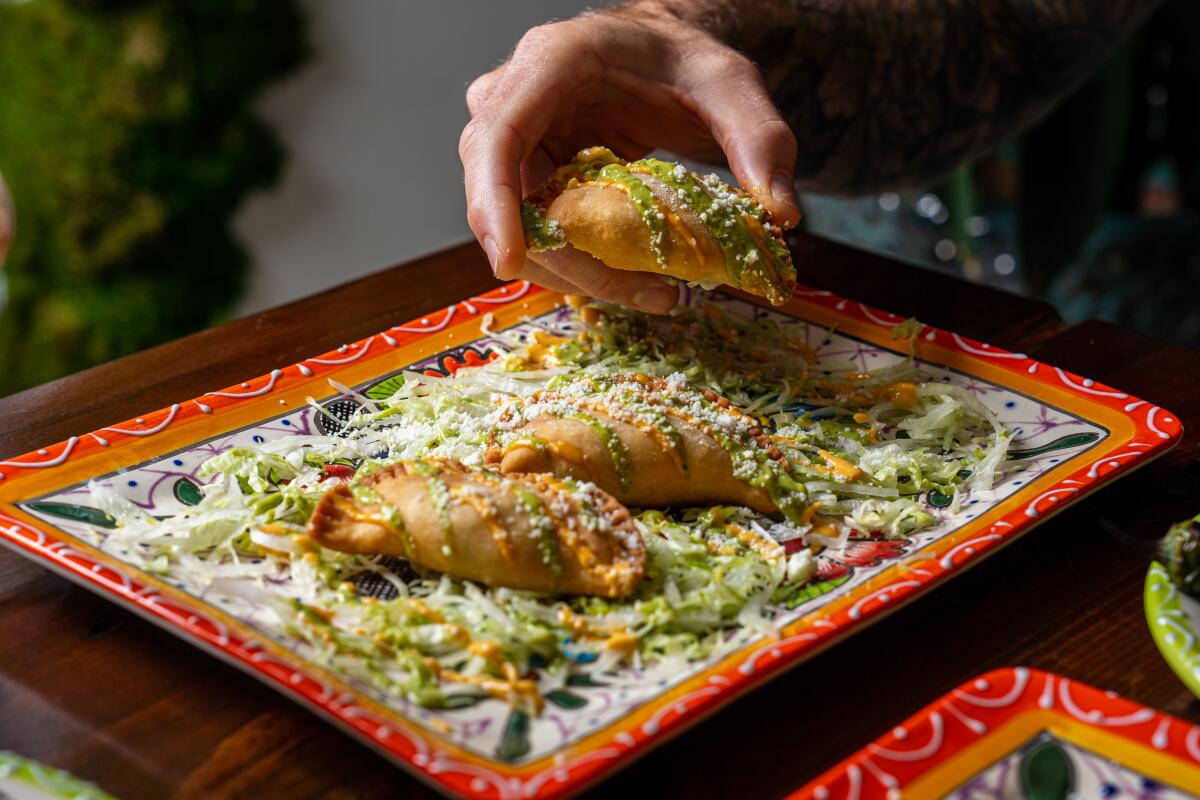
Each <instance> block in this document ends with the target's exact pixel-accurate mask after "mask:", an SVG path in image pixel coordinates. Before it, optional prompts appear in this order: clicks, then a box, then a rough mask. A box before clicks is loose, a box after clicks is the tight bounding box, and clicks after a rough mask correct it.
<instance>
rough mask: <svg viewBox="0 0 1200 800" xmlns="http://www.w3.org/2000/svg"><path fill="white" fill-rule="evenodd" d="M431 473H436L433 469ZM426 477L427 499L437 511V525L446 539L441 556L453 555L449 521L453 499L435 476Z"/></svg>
mask: <svg viewBox="0 0 1200 800" xmlns="http://www.w3.org/2000/svg"><path fill="white" fill-rule="evenodd" d="M422 466H427V465H422ZM433 471H434V472H435V473H436V472H437V469H436V468H433ZM428 477H429V480H427V481H425V488H426V489H428V490H429V499H430V500H432V501H433V508H434V510H435V511H437V517H438V523H439V524H441V526H442V533H443V534H445V537H446V541H445V542H444V543H443V544H442V554H443V555H446V556H450V555H454V541H453V540H454V522H453V521H452V520H451V519H450V504H451V503H452V502H453V499H452V498H451V496H450V487H449V486H447V485H446V482H445V481H444V480H442V479H441V478H439V477H437V476H436V475H429V476H428Z"/></svg>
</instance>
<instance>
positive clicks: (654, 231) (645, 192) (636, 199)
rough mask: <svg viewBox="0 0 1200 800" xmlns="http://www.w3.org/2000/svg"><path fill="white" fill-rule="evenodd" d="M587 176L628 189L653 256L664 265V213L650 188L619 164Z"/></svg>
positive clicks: (607, 165)
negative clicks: (644, 225) (648, 235)
mask: <svg viewBox="0 0 1200 800" xmlns="http://www.w3.org/2000/svg"><path fill="white" fill-rule="evenodd" d="M588 177H589V178H591V179H592V180H602V181H610V182H612V183H619V184H621V185H622V186H624V187H625V188H626V189H628V190H629V199H630V200H631V201H632V202H633V205H634V207H635V208H637V210H638V213H639V214H640V215H641V217H642V222H645V223H646V227H647V228H649V230H650V249H651V250H653V251H654V258H655V260H656V261H658V263H659V264H664V265H665V264H666V258H665V257H664V256H663V252H662V244H663V231H664V230H665V228H666V222H665V215H664V214H663V212H662V211H660V210H659V208H658V200H657V199H655V197H654V193H653V192H651V191H650V188H649V187H648V186H646V184H644V183H642V182H641V181H640V180H638V178H637V176H636V175H634V174H633V173H632V172H630V171H629V168H628V167H625V166H623V165H621V164H605V165H604V166H603V167H601V168H600V170H599V171H598V172H595V173H588Z"/></svg>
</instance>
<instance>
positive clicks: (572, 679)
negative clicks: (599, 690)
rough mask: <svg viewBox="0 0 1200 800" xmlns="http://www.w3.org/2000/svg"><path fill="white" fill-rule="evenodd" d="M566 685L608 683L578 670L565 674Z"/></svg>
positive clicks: (604, 684)
mask: <svg viewBox="0 0 1200 800" xmlns="http://www.w3.org/2000/svg"><path fill="white" fill-rule="evenodd" d="M567 686H608V684H607V683H601V682H600V681H598V680H596V679H595V678H593V677H592V676H591V675H589V674H587V673H586V672H579V673H576V674H574V675H568V676H567Z"/></svg>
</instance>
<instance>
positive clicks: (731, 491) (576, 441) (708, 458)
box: [487, 374, 790, 513]
mask: <svg viewBox="0 0 1200 800" xmlns="http://www.w3.org/2000/svg"><path fill="white" fill-rule="evenodd" d="M487 460H488V462H489V463H495V464H499V465H500V471H501V472H502V473H504V474H506V475H510V474H518V473H533V472H548V473H551V474H553V475H556V476H558V477H572V478H576V479H580V480H587V481H591V482H592V483H595V484H596V485H597V486H599V487H601V488H602V489H604V490H605V491H606V492H608V493H609V494H611V495H612V496H613V497H615V498H616V499H617V500H618V501H619V502H622V503H625V504H627V505H631V506H640V507H645V508H664V507H668V506H688V505H698V506H703V505H718V504H736V505H744V506H749V507H750V508H753V509H755V510H756V511H761V512H765V513H771V512H775V511H779V510H781V509H780V507H779V503H778V499H779V496H780V495H781V494H782V492H779V491H777V490H778V489H780V484H781V483H790V482H789V481H788V478H787V472H788V464H787V460H786V459H785V458H784V456H783V454H782V453H781V452H780V451H779V450H778V449H777V448H776V447H775V446H774V444H772V442H771V441H770V439H769V438H768V437H767V436H766V435H765V434H764V433H763V431H762V429H761V428H760V427H759V425H758V423H757V422H755V421H754V419H752V418H751V417H750V416H748V415H747V414H744V413H742V412H741V411H740V410H739V409H737V408H736V407H734V406H733V405H732V404H730V403H729V402H728V401H727V400H726V399H725V398H723V397H720V396H719V395H717V394H716V393H714V392H711V391H708V390H705V389H699V388H697V387H695V386H692V385H691V384H689V383H688V382H687V381H686V380H685V379H684V378H683V376H682V375H675V376H672V377H671V378H658V377H650V376H647V375H640V374H630V375H616V376H604V377H600V376H583V377H580V378H577V379H575V380H573V381H571V382H570V383H568V384H565V385H564V386H561V387H557V388H554V389H547V390H542V391H539V392H536V393H534V395H533V396H532V397H530V398H528V399H526V400H523V401H521V402H520V403H514V404H513V406H512V408H511V409H510V410H509V411H508V412H506V414H505V416H504V418H503V422H502V423H501V427H500V429H499V430H498V431H497V432H495V433H494V435H493V441H492V446H491V447H490V448H489V452H488V457H487Z"/></svg>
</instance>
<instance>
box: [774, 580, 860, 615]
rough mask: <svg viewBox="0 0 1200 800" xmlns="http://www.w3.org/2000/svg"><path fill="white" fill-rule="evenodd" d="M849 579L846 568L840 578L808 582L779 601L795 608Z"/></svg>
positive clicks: (787, 606)
mask: <svg viewBox="0 0 1200 800" xmlns="http://www.w3.org/2000/svg"><path fill="white" fill-rule="evenodd" d="M849 579H850V575H849V570H847V571H846V572H845V573H843V574H842V576H841V577H840V578H834V579H833V580H829V581H818V582H816V583H809V584H806V585H804V586H801V587H800V588H799V589H797V590H796V591H795V593H793V594H791V595H789V596H787V597H785V598H782V599H781V600H780V601H779V602H781V603H783V606H784V607H785V608H789V609H791V608H796V607H797V606H799V605H801V604H803V603H807V602H808V601H809V600H812V599H813V598H814V597H820V596H821V595H823V594H826V593H827V592H832V591H833V590H834V589H836V588H837V587H839V586H841V585H842V584H843V583H845V582H846V581H847V580H849Z"/></svg>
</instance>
